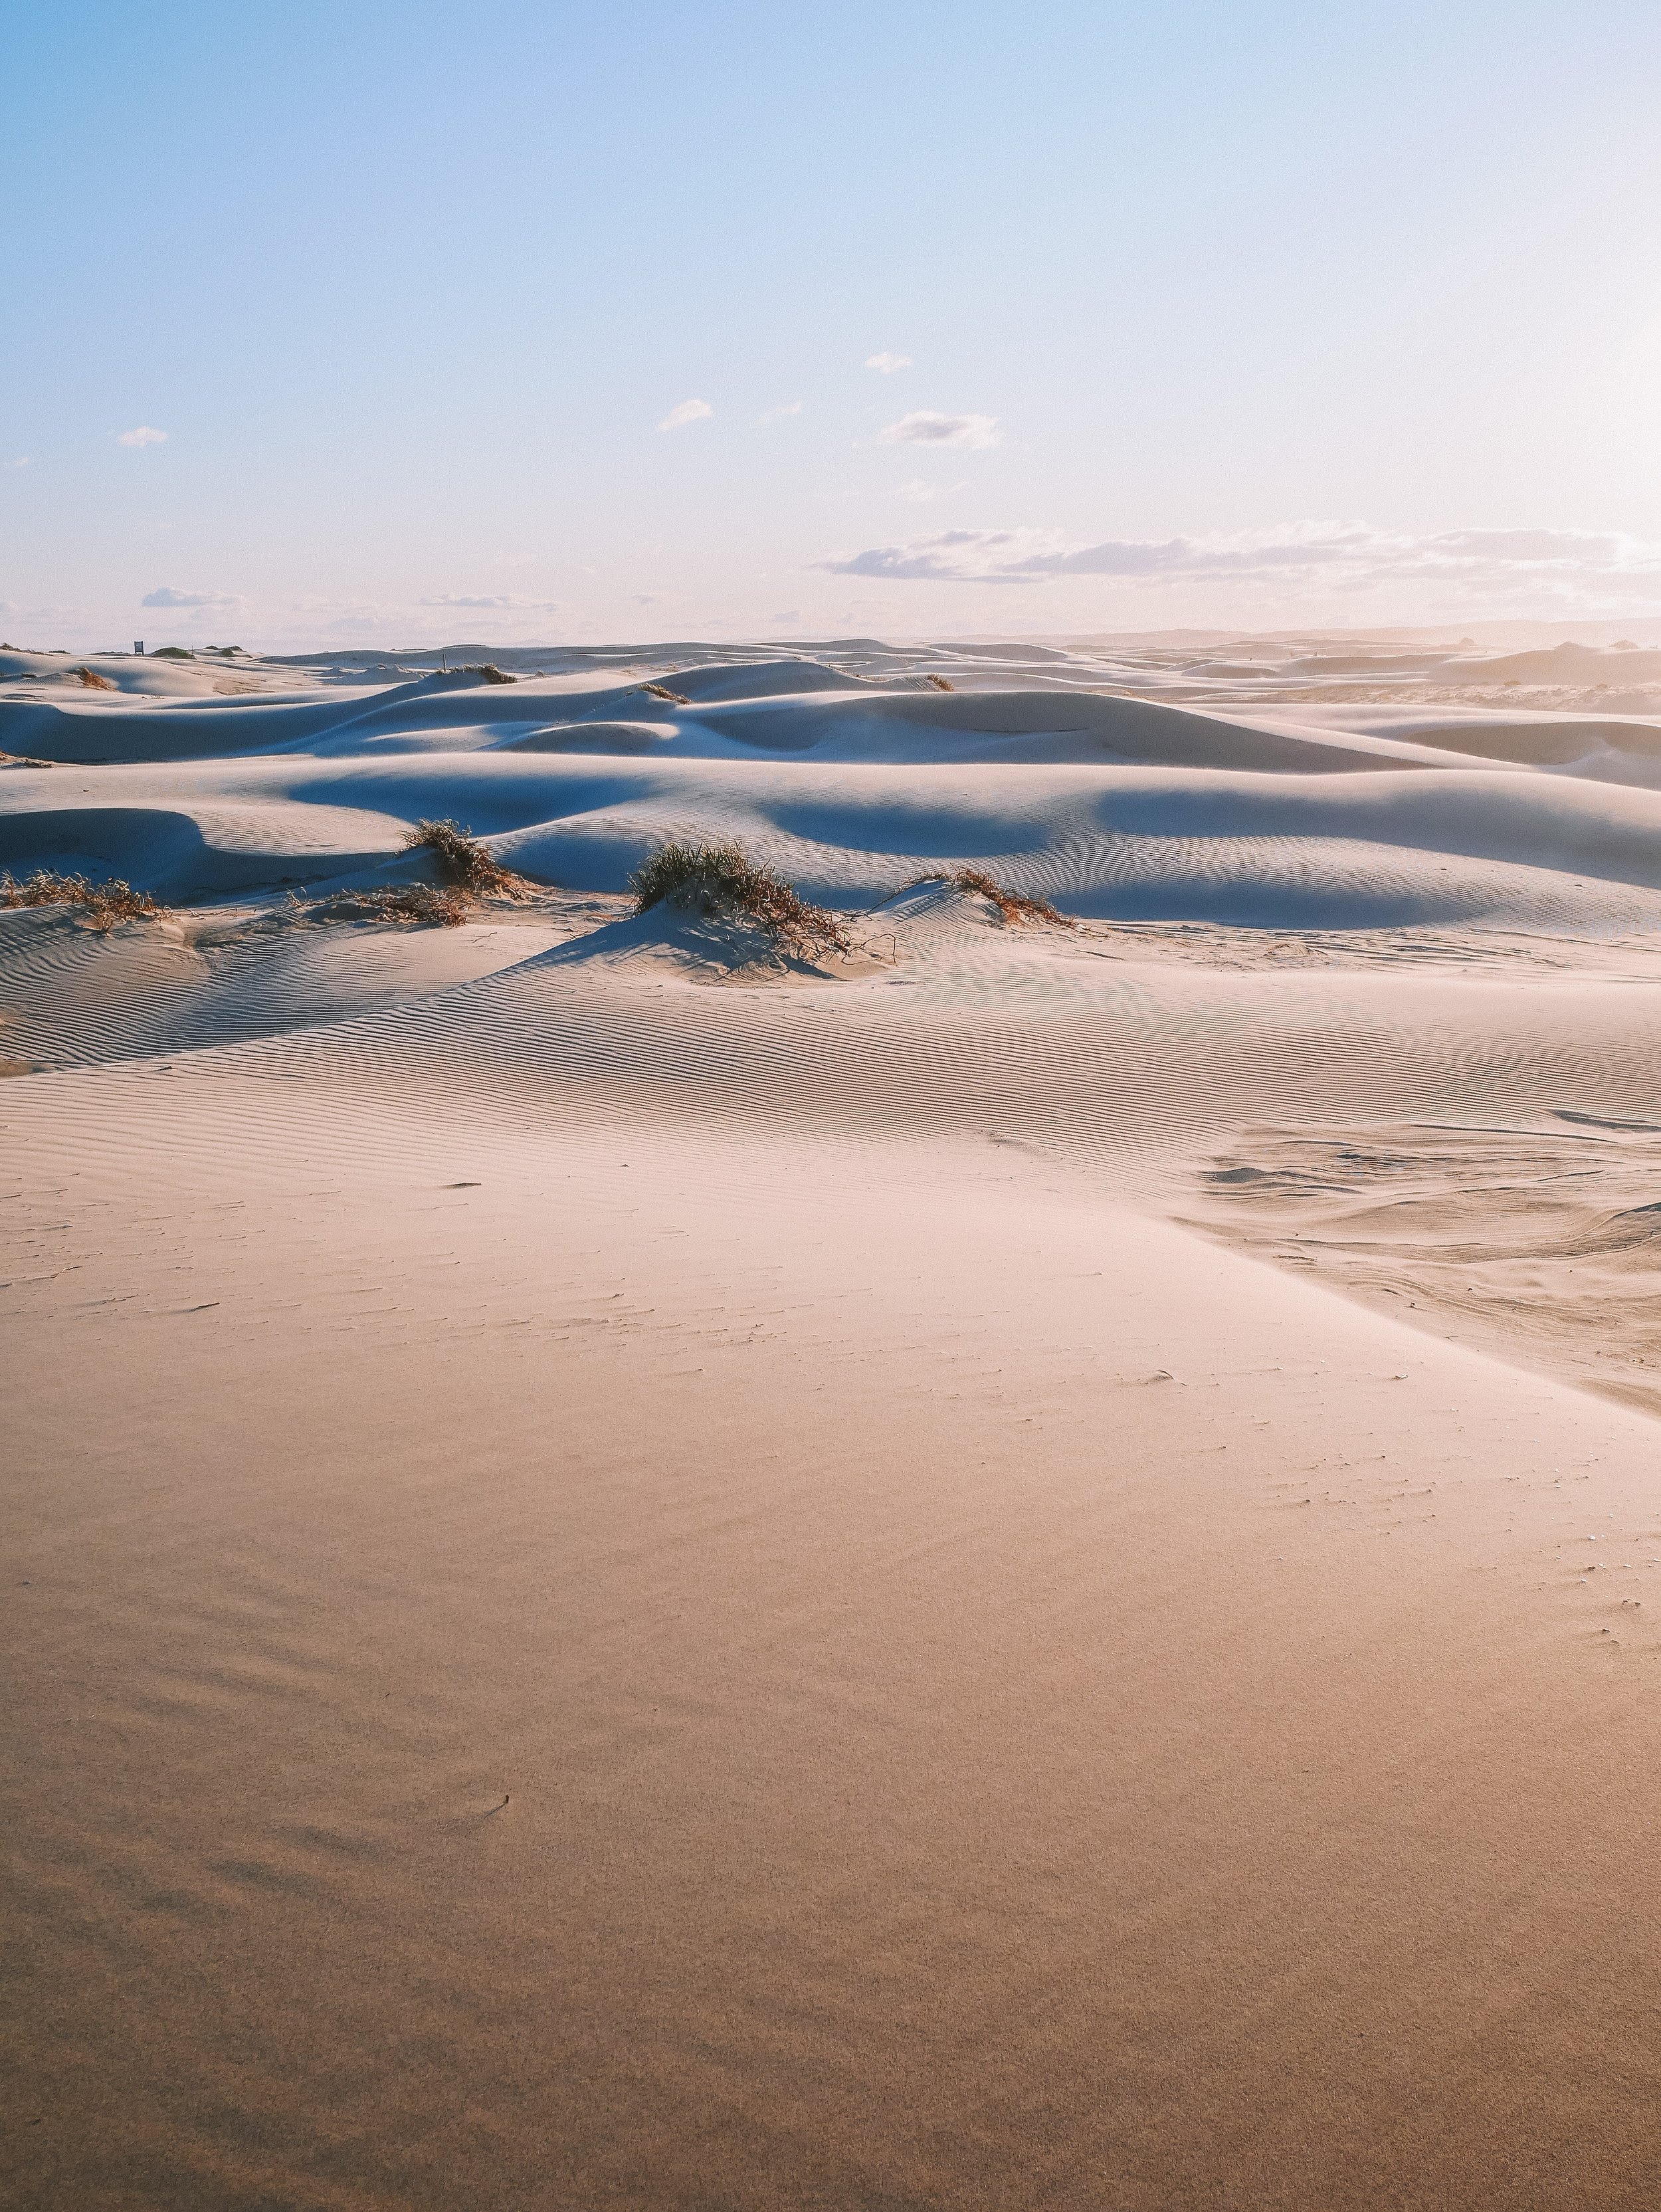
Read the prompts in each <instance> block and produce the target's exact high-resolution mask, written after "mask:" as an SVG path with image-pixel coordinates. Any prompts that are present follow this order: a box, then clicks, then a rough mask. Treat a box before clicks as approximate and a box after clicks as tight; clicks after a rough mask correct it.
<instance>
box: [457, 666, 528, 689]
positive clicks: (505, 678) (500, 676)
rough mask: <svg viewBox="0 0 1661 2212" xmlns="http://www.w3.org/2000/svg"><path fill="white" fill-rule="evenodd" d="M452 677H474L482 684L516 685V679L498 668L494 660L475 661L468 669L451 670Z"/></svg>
mask: <svg viewBox="0 0 1661 2212" xmlns="http://www.w3.org/2000/svg"><path fill="white" fill-rule="evenodd" d="M450 673H451V674H452V676H476V677H477V678H479V680H480V682H481V683H482V684H517V683H518V680H519V679H518V677H517V676H510V675H508V673H507V672H506V670H505V669H501V668H498V667H497V665H496V664H495V662H494V660H481V661H476V662H475V663H474V665H472V666H471V667H470V668H452V670H451V671H450Z"/></svg>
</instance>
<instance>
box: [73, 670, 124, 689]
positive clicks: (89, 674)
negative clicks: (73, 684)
mask: <svg viewBox="0 0 1661 2212" xmlns="http://www.w3.org/2000/svg"><path fill="white" fill-rule="evenodd" d="M69 673H70V675H71V676H76V677H79V678H80V679H81V681H82V684H85V685H86V687H87V689H88V691H113V690H117V689H118V686H117V685H115V684H112V683H111V681H110V679H109V678H108V677H107V676H100V674H99V672H98V671H97V670H96V669H95V668H71V669H70V671H69Z"/></svg>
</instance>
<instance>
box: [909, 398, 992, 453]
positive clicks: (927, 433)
mask: <svg viewBox="0 0 1661 2212" xmlns="http://www.w3.org/2000/svg"><path fill="white" fill-rule="evenodd" d="M881 437H882V443H883V444H884V445H885V446H996V445H997V443H998V441H999V431H998V428H997V416H996V415H936V414H933V413H931V410H929V409H928V408H926V407H919V408H917V409H915V410H913V411H912V413H911V414H909V415H902V416H900V420H899V421H898V422H890V423H889V424H888V427H887V428H886V429H884V430H883V431H882V433H881Z"/></svg>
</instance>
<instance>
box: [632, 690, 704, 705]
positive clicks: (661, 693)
mask: <svg viewBox="0 0 1661 2212" xmlns="http://www.w3.org/2000/svg"><path fill="white" fill-rule="evenodd" d="M640 689H641V690H642V691H644V692H646V694H647V695H648V696H650V697H652V698H653V699H667V700H668V702H669V703H670V706H671V707H689V706H690V705H691V704H692V702H691V700H690V699H688V696H687V695H686V693H685V692H684V691H671V690H670V688H669V686H668V684H641V686H640Z"/></svg>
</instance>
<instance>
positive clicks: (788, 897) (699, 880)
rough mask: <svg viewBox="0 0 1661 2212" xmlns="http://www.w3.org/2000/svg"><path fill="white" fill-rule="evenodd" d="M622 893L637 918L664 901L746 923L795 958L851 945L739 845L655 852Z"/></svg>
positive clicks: (827, 917) (818, 909)
mask: <svg viewBox="0 0 1661 2212" xmlns="http://www.w3.org/2000/svg"><path fill="white" fill-rule="evenodd" d="M628 888H629V890H631V891H632V892H633V895H634V910H635V912H636V913H637V914H645V913H646V912H647V911H648V910H649V909H650V908H652V907H654V906H658V905H661V904H662V903H663V902H664V901H665V900H668V901H672V902H674V903H676V904H677V905H681V906H690V907H693V908H696V909H697V910H698V911H699V912H700V913H703V914H706V915H715V916H718V917H719V918H720V919H722V920H724V921H741V922H748V923H749V924H750V925H751V926H752V927H755V928H757V929H760V930H761V931H762V932H763V933H765V934H766V935H767V937H768V938H769V939H771V940H772V941H773V944H774V945H778V946H779V948H780V949H782V950H783V951H787V952H791V953H795V954H797V956H798V957H803V958H808V959H812V958H816V957H822V956H823V955H824V954H826V953H828V952H839V953H849V952H852V951H853V940H852V938H850V937H849V935H848V933H847V931H846V929H845V928H844V927H843V926H842V924H841V923H840V921H838V920H837V918H836V916H835V915H834V914H831V913H830V912H828V911H827V908H824V907H822V906H813V905H810V904H809V902H808V901H807V900H806V899H804V898H803V897H801V896H800V895H799V894H798V893H797V891H796V890H795V889H794V888H793V887H792V886H791V884H787V883H786V882H785V880H784V878H782V877H781V876H777V875H775V874H774V873H773V870H772V869H771V868H769V867H767V866H764V865H763V864H762V863H761V862H760V861H758V860H751V859H750V858H749V854H746V853H745V851H744V850H743V847H742V846H740V845H736V844H726V845H677V844H669V845H662V846H659V848H658V850H657V851H656V852H655V853H653V854H650V855H649V856H648V857H647V858H646V860H643V861H642V862H641V863H640V866H639V867H638V868H636V870H635V871H634V872H633V875H632V876H631V877H630V878H629V879H628Z"/></svg>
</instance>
